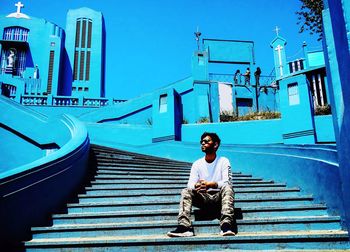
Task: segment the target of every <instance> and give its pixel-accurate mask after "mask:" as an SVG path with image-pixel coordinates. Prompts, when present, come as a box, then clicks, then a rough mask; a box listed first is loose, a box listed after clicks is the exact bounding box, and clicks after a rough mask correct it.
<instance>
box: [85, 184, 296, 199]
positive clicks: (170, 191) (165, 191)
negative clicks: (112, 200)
mask: <svg viewBox="0 0 350 252" xmlns="http://www.w3.org/2000/svg"><path fill="white" fill-rule="evenodd" d="M182 189H183V186H179V187H178V188H176V187H174V186H171V187H170V188H164V187H163V188H162V187H159V186H158V187H157V186H154V187H153V188H147V187H141V186H140V187H138V188H133V189H129V188H120V187H116V186H113V185H93V186H92V187H87V188H86V189H85V190H86V194H87V195H99V194H101V193H103V194H108V193H110V194H113V195H116V196H118V195H119V196H124V197H127V196H151V195H168V196H169V195H177V194H180V193H181V190H182ZM299 193H300V190H299V188H281V189H280V188H274V187H272V188H236V189H235V195H236V197H241V196H242V197H244V196H247V194H254V195H255V196H256V197H263V196H268V195H271V194H273V195H275V196H277V195H279V196H282V195H284V196H297V195H299Z"/></svg>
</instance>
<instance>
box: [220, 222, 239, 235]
mask: <svg viewBox="0 0 350 252" xmlns="http://www.w3.org/2000/svg"><path fill="white" fill-rule="evenodd" d="M220 235H222V236H229V235H236V233H235V232H233V231H232V227H231V225H230V224H229V223H227V222H225V223H224V224H222V225H221V231H220Z"/></svg>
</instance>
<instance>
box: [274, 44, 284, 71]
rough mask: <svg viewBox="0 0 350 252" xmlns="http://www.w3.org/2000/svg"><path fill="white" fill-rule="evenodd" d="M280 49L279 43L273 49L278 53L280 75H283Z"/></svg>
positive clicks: (281, 47)
mask: <svg viewBox="0 0 350 252" xmlns="http://www.w3.org/2000/svg"><path fill="white" fill-rule="evenodd" d="M282 49H283V46H281V45H278V46H277V47H276V49H275V50H276V51H277V53H278V61H279V69H280V76H283V65H282V54H281V52H282Z"/></svg>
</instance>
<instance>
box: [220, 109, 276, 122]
mask: <svg viewBox="0 0 350 252" xmlns="http://www.w3.org/2000/svg"><path fill="white" fill-rule="evenodd" d="M278 118H281V113H280V112H275V111H269V110H267V111H261V112H250V113H248V114H246V115H243V116H237V115H236V114H235V113H232V112H227V111H223V112H222V113H221V114H220V121H221V122H235V121H251V120H268V119H278Z"/></svg>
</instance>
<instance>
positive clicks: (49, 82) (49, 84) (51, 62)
mask: <svg viewBox="0 0 350 252" xmlns="http://www.w3.org/2000/svg"><path fill="white" fill-rule="evenodd" d="M54 60H55V52H54V51H50V58H49V75H48V80H47V93H48V94H51V92H52V76H53V66H54Z"/></svg>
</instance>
